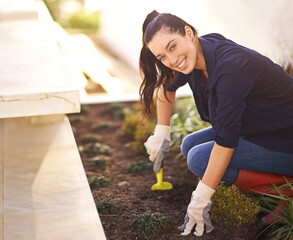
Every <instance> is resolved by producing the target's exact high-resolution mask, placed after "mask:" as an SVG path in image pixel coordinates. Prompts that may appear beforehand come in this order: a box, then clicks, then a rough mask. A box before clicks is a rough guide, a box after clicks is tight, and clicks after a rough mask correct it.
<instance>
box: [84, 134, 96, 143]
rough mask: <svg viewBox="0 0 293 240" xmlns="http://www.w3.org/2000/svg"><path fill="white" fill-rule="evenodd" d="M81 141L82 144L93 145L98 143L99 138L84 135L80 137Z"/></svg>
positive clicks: (92, 135)
mask: <svg viewBox="0 0 293 240" xmlns="http://www.w3.org/2000/svg"><path fill="white" fill-rule="evenodd" d="M81 141H82V142H87V143H88V142H92V143H95V142H99V141H100V138H99V136H98V135H94V134H85V135H83V136H82V137H81Z"/></svg>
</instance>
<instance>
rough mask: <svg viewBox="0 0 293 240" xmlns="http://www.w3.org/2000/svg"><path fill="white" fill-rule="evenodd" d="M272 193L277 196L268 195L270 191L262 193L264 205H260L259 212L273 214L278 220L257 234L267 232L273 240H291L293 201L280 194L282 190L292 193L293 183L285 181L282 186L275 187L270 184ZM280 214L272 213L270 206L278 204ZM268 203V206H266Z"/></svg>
mask: <svg viewBox="0 0 293 240" xmlns="http://www.w3.org/2000/svg"><path fill="white" fill-rule="evenodd" d="M272 186H273V188H272V189H271V190H272V191H277V192H278V193H279V195H278V196H277V195H273V194H270V190H269V191H268V192H267V193H264V194H263V195H264V197H263V199H262V200H263V201H264V202H265V203H266V204H264V206H265V207H264V206H263V205H262V207H261V211H262V212H265V213H266V214H270V213H271V214H274V215H275V216H277V217H278V218H279V220H277V221H276V222H273V223H271V224H265V225H267V226H266V227H265V228H264V230H263V231H262V232H261V233H260V234H259V236H260V235H262V234H263V233H264V232H269V236H273V237H274V240H292V239H293V199H292V197H290V196H286V195H284V194H283V193H282V189H285V188H288V189H289V190H291V191H293V181H291V182H289V181H287V182H286V183H285V184H283V185H282V186H279V187H278V186H276V185H275V184H273V183H272ZM280 201H281V207H280V208H279V209H280V212H279V213H278V212H274V211H273V209H272V208H271V206H277V205H279V204H280ZM267 202H269V204H267Z"/></svg>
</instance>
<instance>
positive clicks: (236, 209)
mask: <svg viewBox="0 0 293 240" xmlns="http://www.w3.org/2000/svg"><path fill="white" fill-rule="evenodd" d="M212 203H213V205H212V208H211V211H210V212H211V219H212V220H214V221H216V222H218V221H222V222H224V223H225V224H226V225H241V224H243V223H253V222H254V221H255V220H256V214H257V213H258V211H259V206H258V205H257V204H256V203H255V202H254V201H253V200H252V199H251V198H249V197H247V196H245V195H244V194H243V193H241V192H240V191H239V189H238V188H237V187H236V186H235V185H232V186H230V187H226V186H225V185H224V184H223V182H221V183H220V185H219V186H218V188H217V190H216V192H215V193H214V195H213V196H212Z"/></svg>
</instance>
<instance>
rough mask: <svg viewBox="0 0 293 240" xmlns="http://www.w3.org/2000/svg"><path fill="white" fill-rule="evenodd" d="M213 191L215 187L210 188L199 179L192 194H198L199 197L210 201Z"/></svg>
mask: <svg viewBox="0 0 293 240" xmlns="http://www.w3.org/2000/svg"><path fill="white" fill-rule="evenodd" d="M215 191H216V190H215V189H212V188H210V187H209V186H207V185H205V184H204V183H203V182H202V181H199V183H198V184H197V187H196V189H195V190H194V192H193V194H194V195H196V196H199V197H200V198H201V199H204V200H206V201H210V199H211V197H212V195H213V194H214V192H215Z"/></svg>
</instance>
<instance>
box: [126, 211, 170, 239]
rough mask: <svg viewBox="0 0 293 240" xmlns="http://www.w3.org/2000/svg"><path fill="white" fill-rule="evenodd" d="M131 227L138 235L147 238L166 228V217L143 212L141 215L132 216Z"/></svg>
mask: <svg viewBox="0 0 293 240" xmlns="http://www.w3.org/2000/svg"><path fill="white" fill-rule="evenodd" d="M131 217H132V220H131V223H132V226H133V227H134V228H135V229H136V230H137V231H138V233H139V234H142V235H145V236H149V235H151V234H154V233H156V232H158V231H159V230H161V229H164V228H165V227H166V226H168V219H167V217H166V216H165V215H164V214H162V213H158V212H145V213H143V214H133V215H132V216H131Z"/></svg>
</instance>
